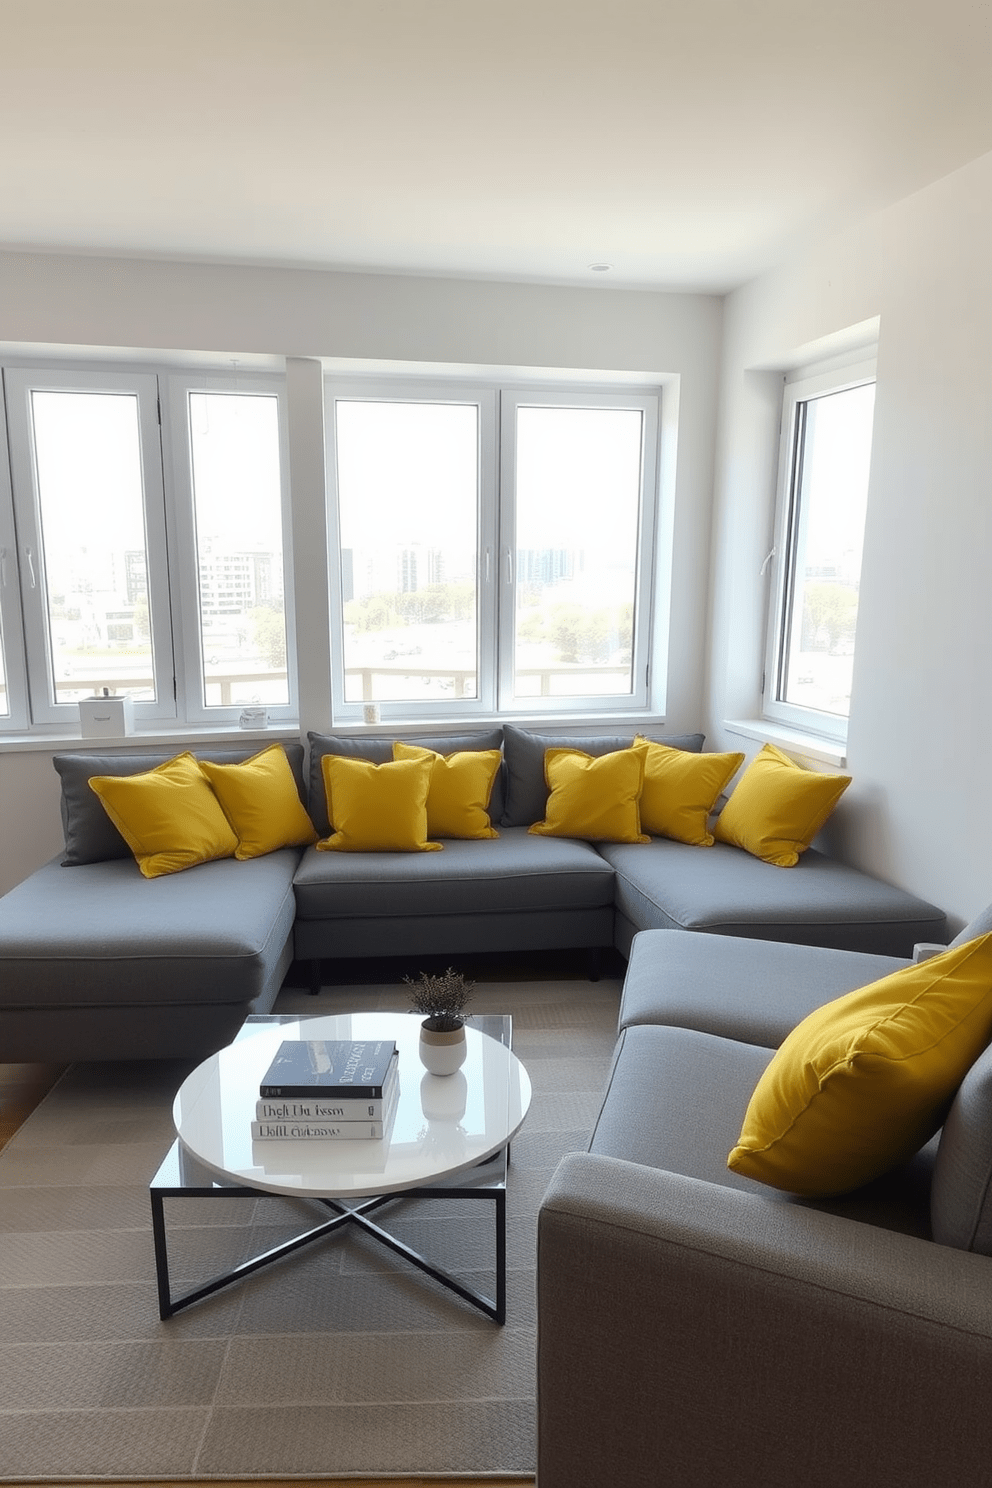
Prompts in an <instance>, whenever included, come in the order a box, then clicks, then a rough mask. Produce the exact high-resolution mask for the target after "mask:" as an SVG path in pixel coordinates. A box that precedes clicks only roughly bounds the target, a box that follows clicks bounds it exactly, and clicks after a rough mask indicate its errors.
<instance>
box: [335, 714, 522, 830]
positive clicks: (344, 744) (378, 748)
mask: <svg viewBox="0 0 992 1488" xmlns="http://www.w3.org/2000/svg"><path fill="white" fill-rule="evenodd" d="M400 737H401V736H400V735H397V738H400ZM307 738H308V739H309V741H310V817H311V820H312V821H313V824H314V826H315V827H316V828H317V831H318V832H319V833H320V835H321V837H326V836H327V835H328V833H329V832H330V830H331V824H330V822H329V821H328V819H327V794H326V792H325V790H324V773H323V769H322V767H321V763H320V762H321V760H322V759H323V757H324V755H325V754H342V755H345V756H346V758H348V759H362V760H369V761H370V762H371V763H372V764H373V765H385V764H388V763H389V762H390V760H391V759H392V757H393V740H392V739H391V738H389V739H383V738H381V737H380V736H379V735H378V734H369V735H368V736H367V737H366V736H365V735H364V734H316V733H313V732H311V733H309V734H308V735H307ZM405 742H406V743H408V744H419V746H420V748H421V749H433V750H434V751H435V752H436V753H437V754H445V755H447V754H459V753H461V752H462V751H464V750H469V749H499V748H501V746H502V743H503V730H502V729H501V728H495V729H489V730H487V731H486V732H484V733H475V734H423V735H419V734H418V735H409V736H407V737H406V739H405ZM502 814H503V766H500V770H499V773H498V774H497V776H496V779H495V780H494V781H493V789H492V794H491V796H490V797H489V816H490V819H491V821H492V823H493V826H494V827H498V825H499V821H500V818H501V816H502Z"/></svg>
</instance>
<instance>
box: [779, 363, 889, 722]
mask: <svg viewBox="0 0 992 1488" xmlns="http://www.w3.org/2000/svg"><path fill="white" fill-rule="evenodd" d="M876 380H877V372H876V357H875V353H874V352H873V351H867V350H866V351H864V352H862V353H861V354H859V355H857V356H855V357H850V356H849V357H845V358H844V360H843V362H834V363H830V364H824V363H820V364H816V365H813V366H806V367H802V368H797V369H796V370H795V371H793V372H790V373H787V374H786V377H785V383H784V388H783V393H782V418H781V430H780V437H779V456H778V471H777V483H776V500H775V525H774V536H773V541H772V548H771V551H770V553H769V561H768V571H769V574H770V579H771V583H770V590H769V597H768V610H767V625H766V637H765V658H764V672H763V675H762V679H761V716H762V718H764V719H767V720H768V721H769V722H771V723H777V724H784V725H786V726H788V727H789V728H793V729H795V730H797V731H798V732H800V733H806V734H811V735H815V736H819V737H821V738H824V739H830V740H834V741H837V742H840V743H842V744H843V743H846V741H847V730H848V724H849V721H850V715H849V714H847V715H839V714H835V713H825V712H824V711H823V710H822V709H818V708H812V707H807V706H805V705H804V704H801V703H791V702H787V701H785V700H784V699H783V698H781V697H780V696H779V692H780V690H781V689H783V686H784V684H783V674H784V669H785V667H786V665H787V662H788V644H787V640H788V631H789V624H790V614H791V606H792V596H793V593H794V587H795V572H796V562H797V554H798V546H797V545H798V540H799V534H800V529H801V524H802V512H801V509H800V508H801V503H800V495H801V484H802V449H801V447H800V442H801V435H802V431H803V419H804V413H803V409H804V406H805V405H806V404H808V403H810V402H812V401H814V400H815V399H817V398H822V397H828V396H830V394H832V393H841V392H846V391H848V390H849V389H851V388H856V387H864V386H866V385H867V384H869V383H874V382H876Z"/></svg>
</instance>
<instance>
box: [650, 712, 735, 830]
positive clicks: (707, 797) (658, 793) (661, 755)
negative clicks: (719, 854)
mask: <svg viewBox="0 0 992 1488" xmlns="http://www.w3.org/2000/svg"><path fill="white" fill-rule="evenodd" d="M634 748H635V749H639V750H640V751H641V752H642V753H643V755H644V788H643V790H642V791H641V830H642V831H644V832H650V833H652V835H654V836H657V837H671V838H673V839H674V841H676V842H688V843H690V844H691V845H692V846H693V847H710V846H711V845H712V843H713V833H712V832H711V831H710V829H709V825H708V823H709V818H710V813H711V811H712V810H713V807H714V806H715V805H716V803H717V800H718V798H719V795H720V792H721V791H722V790H724V789H725V788H726V786H727V782H728V781H729V780H731V779H732V778H733V776H734V775H736V773H737V771H738V770H739V769H740V767H741V765H742V764H743V763H744V756H743V754H692V753H690V752H689V751H688V750H686V749H670V748H669V746H668V745H667V744H659V743H657V741H656V740H654V739H644V738H642V737H641V735H640V734H637V735H636V736H635V738H634Z"/></svg>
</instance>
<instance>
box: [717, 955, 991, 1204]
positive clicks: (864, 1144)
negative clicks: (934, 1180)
mask: <svg viewBox="0 0 992 1488" xmlns="http://www.w3.org/2000/svg"><path fill="white" fill-rule="evenodd" d="M990 1037H992V934H989V935H983V936H980V937H979V938H978V939H977V940H970V941H966V942H965V944H964V945H960V946H955V947H954V949H953V950H948V951H944V952H942V953H941V954H940V955H938V956H934V957H932V958H931V959H930V960H929V961H924V962H922V963H921V964H920V965H919V966H908V967H906V968H905V969H904V970H902V971H897V972H894V973H893V974H892V975H891V976H887V977H883V978H882V980H881V981H878V982H873V983H872V984H871V985H870V986H868V987H862V988H861V989H860V990H859V991H857V992H849V993H848V994H847V995H846V996H845V997H838V998H837V999H836V1000H835V1001H834V1002H829V1003H827V1004H826V1005H825V1006H824V1007H821V1008H817V1010H816V1011H815V1012H813V1013H810V1015H809V1017H808V1018H804V1019H803V1021H802V1022H801V1023H800V1024H799V1025H798V1026H797V1027H796V1028H794V1029H793V1031H792V1032H791V1033H790V1034H789V1036H788V1038H787V1039H786V1040H785V1042H784V1043H783V1044H782V1047H781V1048H780V1049H779V1050H778V1052H777V1053H776V1054H775V1056H774V1058H773V1059H772V1062H771V1064H769V1066H768V1068H767V1069H766V1070H765V1072H764V1074H763V1075H762V1077H761V1079H760V1080H759V1081H758V1084H757V1086H756V1087H755V1091H754V1094H753V1096H752V1097H751V1101H750V1104H749V1105H748V1108H747V1113H746V1115H745V1117H744V1124H743V1127H742V1129H741V1134H740V1137H739V1139H738V1142H737V1146H736V1147H735V1148H734V1149H733V1151H732V1152H731V1154H730V1156H729V1158H728V1159H727V1166H728V1167H729V1168H732V1169H733V1170H734V1172H735V1173H742V1174H744V1176H745V1177H747V1178H756V1179H757V1180H758V1182H759V1183H767V1184H770V1185H771V1186H772V1187H773V1188H782V1189H786V1190H788V1191H789V1192H790V1193H796V1194H804V1195H806V1196H807V1197H813V1196H817V1195H826V1194H837V1193H845V1192H847V1191H848V1190H849V1189H852V1188H860V1187H861V1185H862V1184H864V1183H868V1182H870V1181H871V1180H872V1179H873V1178H877V1177H879V1176H880V1175H881V1174H882V1173H885V1172H887V1171H888V1170H889V1168H892V1167H895V1166H896V1165H897V1164H898V1163H900V1162H905V1161H907V1160H908V1159H909V1158H910V1157H912V1155H913V1153H914V1152H917V1151H919V1149H920V1148H921V1147H922V1146H923V1144H924V1143H925V1142H927V1141H928V1140H929V1139H930V1137H932V1136H933V1134H934V1132H935V1131H936V1130H937V1128H938V1127H939V1126H940V1124H941V1122H942V1121H943V1119H944V1115H945V1113H946V1110H947V1107H948V1105H949V1104H950V1101H951V1100H952V1098H953V1096H954V1093H955V1091H956V1090H957V1088H958V1086H959V1085H960V1084H961V1081H962V1080H963V1079H964V1077H965V1075H966V1074H967V1072H968V1070H969V1069H970V1067H971V1065H972V1064H974V1062H975V1060H976V1059H977V1058H978V1056H979V1054H980V1053H981V1052H982V1050H983V1049H984V1048H985V1046H986V1044H987V1043H988V1042H989V1039H990Z"/></svg>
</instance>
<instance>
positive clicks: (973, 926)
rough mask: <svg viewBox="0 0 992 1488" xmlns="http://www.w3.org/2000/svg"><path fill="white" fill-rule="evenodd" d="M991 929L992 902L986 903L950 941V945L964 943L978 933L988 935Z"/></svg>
mask: <svg viewBox="0 0 992 1488" xmlns="http://www.w3.org/2000/svg"><path fill="white" fill-rule="evenodd" d="M990 930H992V904H989V905H986V907H985V909H983V910H980V911H979V913H978V914H977V915H976V916H975V918H974V919H973V920H971V921H969V923H968V924H967V925H965V927H964V929H963V930H961V931H960V932H959V933H958V934H957V935H955V937H954V939H953V940H952V941H951V945H952V946H959V945H964V943H965V941H968V940H977V939H978V937H979V936H980V935H988V933H989V931H990Z"/></svg>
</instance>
